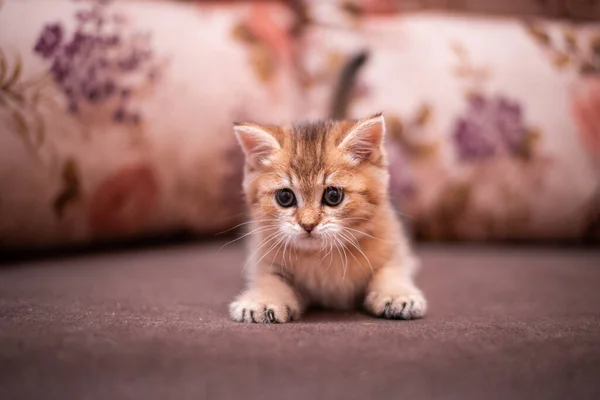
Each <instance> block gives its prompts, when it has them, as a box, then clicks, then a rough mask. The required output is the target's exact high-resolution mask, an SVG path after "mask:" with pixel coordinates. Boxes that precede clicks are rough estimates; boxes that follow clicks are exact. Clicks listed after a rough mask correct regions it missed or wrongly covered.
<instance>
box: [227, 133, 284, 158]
mask: <svg viewBox="0 0 600 400" xmlns="http://www.w3.org/2000/svg"><path fill="white" fill-rule="evenodd" d="M233 130H234V132H235V134H236V136H237V138H238V141H239V142H240V145H241V146H242V149H243V150H244V153H246V159H247V161H249V162H250V163H251V164H258V165H268V164H269V163H270V158H271V156H273V154H274V153H275V152H276V151H277V150H280V149H281V145H280V144H279V142H278V141H277V139H275V137H274V136H273V135H272V134H271V133H269V132H268V131H267V129H265V128H263V127H262V126H259V125H255V124H249V123H243V124H240V123H234V124H233Z"/></svg>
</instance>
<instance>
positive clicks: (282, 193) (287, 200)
mask: <svg viewBox="0 0 600 400" xmlns="http://www.w3.org/2000/svg"><path fill="white" fill-rule="evenodd" d="M275 200H277V203H279V205H280V206H281V207H286V208H287V207H291V206H293V205H295V204H296V196H294V192H292V191H291V190H290V189H279V190H278V191H277V192H275Z"/></svg>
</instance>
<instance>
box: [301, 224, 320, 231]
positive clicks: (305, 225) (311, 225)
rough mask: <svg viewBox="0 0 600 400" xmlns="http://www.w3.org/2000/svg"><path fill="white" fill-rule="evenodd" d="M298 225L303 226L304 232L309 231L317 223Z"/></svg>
mask: <svg viewBox="0 0 600 400" xmlns="http://www.w3.org/2000/svg"><path fill="white" fill-rule="evenodd" d="M300 226H301V227H303V228H304V230H305V231H306V232H308V233H311V232H312V230H313V229H315V226H317V224H300Z"/></svg>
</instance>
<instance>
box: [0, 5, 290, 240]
mask: <svg viewBox="0 0 600 400" xmlns="http://www.w3.org/2000/svg"><path fill="white" fill-rule="evenodd" d="M0 4H1V8H0V131H1V134H0V160H1V161H0V247H3V248H17V247H28V246H52V245H68V244H80V243H89V242H93V241H97V240H114V239H122V238H134V237H140V236H148V235H155V234H161V233H165V232H173V231H178V230H191V231H193V232H197V233H210V234H213V233H215V232H219V231H220V230H224V229H227V228H228V227H230V226H232V225H234V224H236V223H238V222H239V221H240V220H242V219H243V207H242V201H241V194H240V193H241V165H242V162H243V157H242V153H241V151H240V150H239V149H238V145H237V143H236V141H235V139H234V136H233V132H232V129H231V128H232V122H233V121H236V120H254V121H259V122H260V121H269V122H280V123H285V122H288V121H291V120H292V119H294V118H295V115H294V110H295V108H297V106H296V103H297V100H298V90H297V83H296V79H295V77H294V75H293V73H292V72H291V67H290V65H291V63H292V61H291V60H292V58H293V57H291V56H290V54H291V51H292V46H291V45H290V44H289V43H290V41H289V40H287V37H286V36H284V35H278V34H277V33H281V32H287V31H286V29H287V25H286V24H288V23H289V18H288V17H287V14H286V13H287V12H288V11H287V10H286V9H285V8H284V7H282V6H281V5H278V4H275V3H274V4H263V5H260V6H258V5H252V4H234V5H226V6H219V5H218V4H217V5H211V4H183V3H177V2H147V3H145V2H113V1H92V0H84V1H70V0H55V1H48V0H32V1H26V2H25V1H17V0H9V1H5V2H2V3H0ZM257 18H263V19H264V20H265V21H263V22H264V23H261V24H258V25H259V26H260V28H257V23H256V19H257ZM265 27H267V28H269V30H268V32H267V34H265V33H264V32H262V31H260V29H264V28H265ZM269 34H270V35H271V36H269ZM274 34H275V35H274ZM273 36H276V37H277V38H278V41H276V42H275V41H273V40H272V39H273Z"/></svg>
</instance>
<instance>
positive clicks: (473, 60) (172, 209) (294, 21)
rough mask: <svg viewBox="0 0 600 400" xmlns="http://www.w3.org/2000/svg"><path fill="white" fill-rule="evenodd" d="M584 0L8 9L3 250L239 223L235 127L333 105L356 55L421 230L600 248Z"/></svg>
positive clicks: (124, 1)
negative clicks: (383, 121)
mask: <svg viewBox="0 0 600 400" xmlns="http://www.w3.org/2000/svg"><path fill="white" fill-rule="evenodd" d="M583 3H584V2H571V1H565V2H564V4H563V2H560V1H554V2H535V1H523V2H510V5H509V4H508V3H506V4H507V5H505V6H501V5H499V3H498V4H496V2H452V1H447V2H442V1H440V2H435V1H434V2H425V1H423V2H418V1H381V0H378V1H363V2H360V1H355V2H351V1H333V0H332V1H326V2H318V1H304V2H301V1H264V2H262V1H257V2H244V1H227V2H223V1H212V2H210V1H166V0H165V1H157V0H155V1H150V0H148V1H134V0H121V1H109V0H82V1H72V0H22V1H21V0H4V1H2V2H1V3H0V78H1V79H0V88H1V92H0V95H1V98H0V127H1V128H0V129H1V132H2V134H1V135H0V153H1V157H0V158H1V160H2V161H1V162H0V193H1V196H0V248H1V249H3V250H14V249H25V250H26V249H40V248H52V247H57V246H59V247H64V246H81V245H86V244H94V243H103V242H107V241H113V242H120V241H123V240H131V239H136V238H147V237H155V236H157V235H158V236H164V235H168V234H171V233H177V232H188V233H192V234H194V235H201V236H213V235H214V234H216V233H219V232H222V231H225V230H227V229H229V228H231V227H233V226H235V225H237V224H238V223H240V222H242V221H243V220H244V208H243V202H242V200H241V194H240V182H241V169H242V163H243V160H242V153H241V152H240V150H239V148H238V146H237V144H236V142H235V140H234V138H233V134H232V128H231V123H232V121H245V120H247V121H254V122H268V123H281V124H287V123H290V122H292V121H297V120H306V119H319V118H327V117H329V116H330V115H331V102H332V98H334V97H335V95H336V90H337V89H338V88H337V84H338V81H339V77H340V74H341V71H343V68H344V66H345V65H346V64H347V63H348V60H351V59H352V57H354V56H355V55H356V54H358V53H360V52H365V54H366V55H367V61H366V63H365V65H364V66H363V67H362V68H361V69H360V70H359V71H358V73H357V76H356V79H354V80H353V82H352V84H351V87H349V88H345V89H346V92H347V95H346V96H347V99H345V104H346V106H345V109H344V114H343V116H344V117H345V118H356V117H360V116H364V115H368V114H372V113H374V112H380V111H381V112H383V113H384V116H385V118H386V121H387V149H388V155H389V163H390V172H391V181H390V185H391V191H392V197H393V200H394V203H395V204H396V206H397V208H398V210H399V213H400V214H401V215H402V216H404V219H405V223H406V225H407V226H409V227H410V229H411V230H412V232H413V233H414V235H415V237H417V238H418V239H421V240H426V241H448V240H452V241H472V240H476V241H486V240H499V241H525V242H531V241H558V242H591V243H597V240H598V221H599V220H598V216H599V215H600V211H599V210H600V194H599V193H600V189H599V188H600V173H599V168H600V167H599V163H598V155H599V154H600V153H599V149H600V146H599V145H598V143H599V142H598V140H599V139H598V138H599V137H600V128H599V127H600V120H599V117H598V115H599V113H598V112H596V111H597V110H598V108H599V107H600V102H599V99H600V79H599V78H598V76H599V73H598V71H600V64H599V62H600V61H599V58H598V57H599V54H600V53H599V49H600V48H599V47H598V46H599V44H598V43H600V42H599V40H600V26H599V24H598V23H596V22H594V15H598V14H597V13H598V6H597V5H596V3H595V2H591V3H590V4H589V5H582V4H583ZM503 4H504V3H503ZM585 4H587V3H585ZM470 5H471V6H470ZM461 7H462V9H461ZM595 13H596V14H595Z"/></svg>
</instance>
